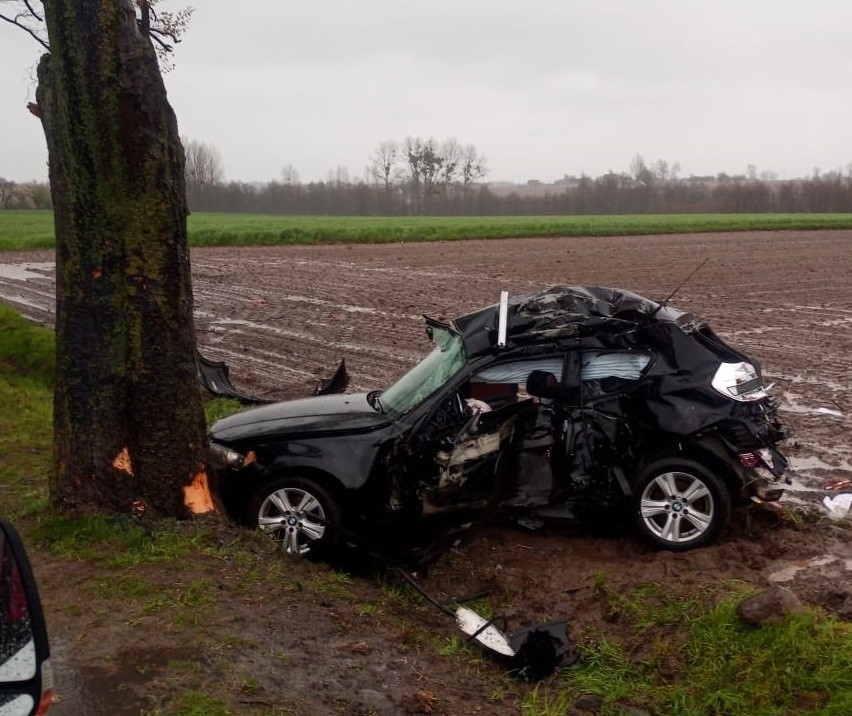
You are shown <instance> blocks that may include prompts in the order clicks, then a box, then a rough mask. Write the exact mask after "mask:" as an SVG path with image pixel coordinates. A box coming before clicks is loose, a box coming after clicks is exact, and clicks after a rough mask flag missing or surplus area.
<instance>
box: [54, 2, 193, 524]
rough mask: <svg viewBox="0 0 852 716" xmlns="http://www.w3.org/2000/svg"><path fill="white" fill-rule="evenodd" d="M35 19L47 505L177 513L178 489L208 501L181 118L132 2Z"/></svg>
mask: <svg viewBox="0 0 852 716" xmlns="http://www.w3.org/2000/svg"><path fill="white" fill-rule="evenodd" d="M44 8H45V20H46V22H47V27H48V35H49V42H50V54H48V55H45V56H44V57H43V58H42V60H41V62H40V64H39V69H38V78H39V87H38V93H37V99H38V106H39V110H40V114H41V118H42V124H43V126H44V132H45V136H46V137H47V146H48V155H49V161H50V183H51V191H52V193H53V205H54V216H55V224H56V274H57V276H56V279H57V280H56V350H57V360H56V394H55V400H54V430H55V436H54V446H55V447H54V473H53V476H52V479H51V484H50V487H51V497H52V500H53V502H54V504H56V505H58V506H61V507H63V508H66V509H73V510H82V511H87V510H92V509H94V510H107V511H113V512H115V511H118V512H146V513H148V514H155V515H176V516H179V515H182V514H185V513H186V512H187V504H186V503H187V499H186V495H187V494H188V493H187V488H189V489H190V490H191V489H192V488H191V486H192V485H195V486H196V487H198V486H200V487H202V488H203V489H204V491H205V492H206V481H205V479H204V477H203V468H202V461H203V459H204V450H205V427H204V419H203V412H202V409H201V398H200V395H199V390H198V386H197V382H196V375H195V363H194V360H195V332H194V326H193V315H192V289H191V284H190V274H189V255H188V249H187V235H186V215H187V208H186V192H185V186H184V174H183V171H184V155H183V149H182V147H181V144H180V139H179V135H178V130H177V122H176V119H175V115H174V112H173V111H172V108H171V107H170V106H169V103H168V100H167V98H166V91H165V87H164V85H163V81H162V77H161V76H160V71H159V67H158V64H157V59H156V54H155V52H154V49H153V48H152V46H151V43H150V40H149V39H148V38H147V37H146V36H144V35H143V34H142V33H141V32H140V31H139V29H138V27H137V23H136V15H135V11H134V6H133V3H132V0H101V1H98V0H45V2H44ZM208 494H209V493H208ZM196 507H199V506H198V505H196ZM195 511H203V508H202V509H196V510H195Z"/></svg>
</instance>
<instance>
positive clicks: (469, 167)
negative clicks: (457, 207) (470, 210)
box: [461, 144, 488, 200]
mask: <svg viewBox="0 0 852 716" xmlns="http://www.w3.org/2000/svg"><path fill="white" fill-rule="evenodd" d="M486 174H488V162H487V160H486V159H485V156H484V155H482V154H480V153H479V152H478V151H477V149H476V147H475V146H474V145H473V144H466V145H465V146H464V148H463V149H462V156H461V177H462V186H463V187H464V194H465V200H466V199H467V195H468V192H469V191H470V187H471V186H472V185H473V184H475V183H476V182H478V181H479V180H480V179H483V178H485V176H486Z"/></svg>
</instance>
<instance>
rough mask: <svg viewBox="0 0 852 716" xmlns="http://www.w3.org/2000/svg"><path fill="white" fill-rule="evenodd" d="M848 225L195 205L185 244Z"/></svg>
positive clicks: (0, 231) (850, 223)
mask: <svg viewBox="0 0 852 716" xmlns="http://www.w3.org/2000/svg"><path fill="white" fill-rule="evenodd" d="M850 228H852V214H633V215H594V216H463V217H455V216H418V217H402V216H391V217H384V216H365V217H361V216H349V217H337V216H268V215H264V214H219V213H198V214H193V215H191V216H190V217H189V240H190V244H191V245H192V246H278V245H289V244H323V243H396V242H403V241H455V240H460V239H497V238H518V237H536V236H538V237H547V236H630V235H648V234H672V233H700V232H726V231H770V230H787V229H799V230H817V229H850ZM53 245H54V234H53V214H52V213H51V212H49V211H2V212H0V250H29V249H49V248H52V247H53Z"/></svg>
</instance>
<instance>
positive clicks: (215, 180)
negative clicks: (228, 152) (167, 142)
mask: <svg viewBox="0 0 852 716" xmlns="http://www.w3.org/2000/svg"><path fill="white" fill-rule="evenodd" d="M181 141H182V142H183V151H184V153H185V155H186V170H185V172H186V194H187V199H188V201H189V206H190V208H195V207H197V206H200V205H202V204H203V203H204V202H205V199H206V197H208V196H210V195H211V193H212V190H213V188H214V187H216V186H218V185H219V184H221V183H222V182H223V181H224V179H225V169H224V165H223V164H222V157H221V155H220V154H219V150H218V149H216V147H215V146H213V145H212V144H206V143H205V142H198V141H196V140H194V139H189V138H187V137H183V138H182V139H181Z"/></svg>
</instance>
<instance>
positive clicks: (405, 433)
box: [210, 286, 787, 553]
mask: <svg viewBox="0 0 852 716" xmlns="http://www.w3.org/2000/svg"><path fill="white" fill-rule="evenodd" d="M501 315H503V316H504V318H502V319H501ZM501 321H502V323H501ZM426 330H427V333H428V335H429V336H430V338H431V339H432V340H433V342H434V343H435V348H434V349H433V351H432V352H431V353H429V354H428V355H427V356H426V357H425V358H424V359H423V360H422V361H421V362H420V363H418V364H417V365H416V366H414V367H413V368H412V369H411V370H410V371H409V372H408V373H406V374H405V375H404V376H403V377H402V378H400V379H399V380H398V381H397V382H396V383H395V384H394V385H392V386H390V387H389V388H388V389H386V390H384V391H378V390H377V391H373V392H370V393H363V394H353V395H332V396H319V397H313V398H306V399H303V400H297V401H290V402H284V403H277V404H273V405H267V406H264V407H261V408H256V409H253V410H249V411H247V412H244V413H240V414H238V415H235V416H232V417H229V418H226V419H224V420H222V421H219V422H218V423H216V424H215V425H214V426H213V428H212V429H211V433H210V444H211V458H210V464H211V469H212V471H213V472H214V474H215V475H216V477H217V479H218V482H219V485H220V488H221V491H222V493H223V495H224V496H225V499H226V503H227V504H228V507H229V510H230V511H231V512H232V513H233V514H234V515H235V516H237V517H239V518H241V519H244V520H246V521H247V522H248V523H249V524H252V525H259V526H260V527H262V528H263V529H266V530H268V531H270V532H271V533H273V534H275V535H276V536H278V537H281V538H282V540H283V543H284V545H285V548H286V549H287V551H290V552H297V553H305V552H307V551H310V550H312V549H317V548H319V547H322V546H324V545H326V544H329V543H331V542H333V541H334V540H335V538H336V537H337V536H339V535H340V534H342V533H347V534H351V533H352V532H353V531H354V532H359V531H370V530H373V531H374V532H378V533H379V534H380V535H381V534H382V530H383V529H385V528H386V527H387V526H388V525H392V524H396V525H397V526H399V525H402V526H403V527H406V526H408V527H412V526H413V525H415V524H416V523H417V521H419V520H422V519H426V518H428V517H430V516H434V515H438V514H451V513H456V512H458V513H464V514H465V515H467V514H468V513H476V512H479V511H482V510H484V509H494V510H497V511H500V512H502V513H505V514H507V515H508V516H509V517H511V518H513V519H516V520H519V521H523V522H524V523H525V524H527V525H528V526H536V525H538V524H544V523H546V522H552V521H564V520H569V521H577V520H584V519H586V520H595V519H607V520H612V519H613V518H614V517H616V518H622V519H624V518H626V519H632V520H633V521H634V522H635V524H636V526H637V527H638V529H639V531H640V532H641V533H642V534H644V535H645V536H646V537H647V538H648V539H649V540H651V541H652V542H654V543H655V544H657V545H659V546H662V547H665V548H669V549H675V550H681V549H689V548H692V547H698V546H701V545H704V544H707V543H708V542H709V541H711V540H712V539H714V538H715V537H716V535H717V534H718V533H719V531H720V530H721V529H722V527H723V526H724V524H725V522H726V520H727V518H728V514H729V511H730V508H731V505H732V504H736V503H739V502H742V501H743V500H747V499H749V498H751V499H755V500H771V499H777V497H778V496H780V491H779V490H778V489H777V484H776V483H778V481H779V479H780V478H781V477H782V475H783V474H784V471H785V469H786V465H787V462H786V459H785V458H784V457H783V455H782V454H781V453H780V452H779V451H778V449H777V443H779V442H780V441H782V440H783V439H784V438H785V435H786V433H785V430H784V428H783V426H782V425H781V424H780V422H779V421H778V418H777V409H776V406H775V404H774V402H773V400H772V399H771V398H770V397H769V396H768V395H767V394H766V391H765V389H764V386H763V381H762V378H761V375H760V366H759V364H758V363H757V362H756V361H754V360H752V359H751V358H749V357H748V356H746V355H745V354H743V353H741V352H739V351H737V350H735V349H734V348H732V347H730V346H728V345H727V344H725V343H724V342H723V341H722V340H721V339H720V338H719V337H718V336H717V335H716V334H715V333H713V331H712V330H711V329H710V328H709V327H707V326H706V325H705V324H703V323H701V322H699V321H697V320H695V319H694V318H693V317H692V316H691V315H689V314H686V313H683V312H681V311H678V310H675V309H673V308H671V307H668V306H666V305H663V304H660V303H656V302H654V301H650V300H648V299H645V298H642V297H641V296H637V295H636V294H632V293H629V292H626V291H620V290H617V289H610V288H599V287H577V286H567V287H565V286H562V287H554V288H551V289H548V290H546V291H542V292H539V293H535V294H528V295H524V296H519V297H515V298H513V299H511V300H508V301H507V302H506V305H505V306H504V308H503V311H501V306H500V305H494V306H488V307H486V308H484V309H482V310H480V311H476V312H474V313H471V314H467V315H464V316H461V317H459V318H457V319H455V320H454V321H451V322H449V323H442V322H440V321H436V320H433V319H428V318H427V319H426ZM458 519H459V522H461V521H462V520H463V519H467V517H461V516H460V517H459V518H458ZM412 529H413V527H412Z"/></svg>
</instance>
